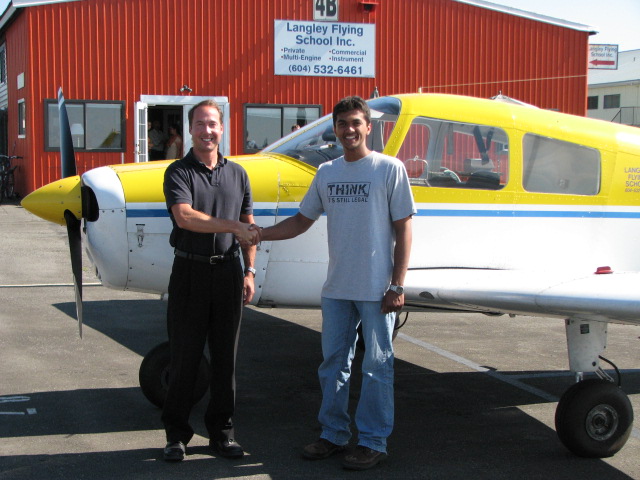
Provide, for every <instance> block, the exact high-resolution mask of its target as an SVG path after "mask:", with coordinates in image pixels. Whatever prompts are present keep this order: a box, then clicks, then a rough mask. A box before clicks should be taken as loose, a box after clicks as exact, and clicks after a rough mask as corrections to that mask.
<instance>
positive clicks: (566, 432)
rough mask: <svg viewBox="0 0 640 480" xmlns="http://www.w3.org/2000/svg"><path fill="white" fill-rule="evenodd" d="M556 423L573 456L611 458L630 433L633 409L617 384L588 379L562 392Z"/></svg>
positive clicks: (561, 439)
mask: <svg viewBox="0 0 640 480" xmlns="http://www.w3.org/2000/svg"><path fill="white" fill-rule="evenodd" d="M555 423H556V432H557V433H558V437H559V438H560V441H561V442H562V443H563V444H564V446H565V447H567V448H568V449H569V450H570V451H572V452H573V453H575V454H576V455H579V456H581V457H590V458H605V457H611V456H613V455H615V454H616V453H617V452H618V451H619V450H620V449H621V448H622V447H623V446H624V444H625V443H626V441H627V440H628V439H629V435H631V430H632V428H633V408H632V406H631V402H630V401H629V398H628V397H627V396H626V395H625V393H624V392H623V391H622V390H621V389H620V387H618V386H617V385H615V384H613V383H611V382H609V381H606V380H600V379H590V380H585V381H583V382H578V383H576V384H575V385H573V386H572V387H571V388H569V389H568V390H567V391H566V392H565V393H564V395H563V396H562V398H561V399H560V402H559V403H558V408H557V409H556V417H555Z"/></svg>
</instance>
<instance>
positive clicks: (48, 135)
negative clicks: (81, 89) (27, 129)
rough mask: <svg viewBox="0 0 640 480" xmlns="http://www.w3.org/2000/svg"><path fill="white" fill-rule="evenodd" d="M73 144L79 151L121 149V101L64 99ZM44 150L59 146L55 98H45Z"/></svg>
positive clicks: (58, 122)
mask: <svg viewBox="0 0 640 480" xmlns="http://www.w3.org/2000/svg"><path fill="white" fill-rule="evenodd" d="M65 103H66V105H67V115H68V117H69V126H70V128H71V139H72V140H73V147H74V148H75V149H76V150H79V151H92V152H124V150H125V147H124V146H125V138H124V132H125V119H124V102H106V101H97V100H95V101H88V100H86V101H85V100H65ZM44 108H45V110H44V115H45V150H46V151H57V150H59V149H60V126H59V125H60V121H59V117H58V101H57V100H45V105H44Z"/></svg>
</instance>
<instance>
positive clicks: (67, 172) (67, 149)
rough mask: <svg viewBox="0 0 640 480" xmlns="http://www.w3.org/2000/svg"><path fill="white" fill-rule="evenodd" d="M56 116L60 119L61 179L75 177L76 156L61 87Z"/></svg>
mask: <svg viewBox="0 0 640 480" xmlns="http://www.w3.org/2000/svg"><path fill="white" fill-rule="evenodd" d="M58 116H59V119H60V164H61V167H62V178H67V177H73V176H75V175H77V174H78V173H77V169H76V155H75V153H74V151H73V138H72V137H71V127H70V126H69V116H68V115H67V106H66V104H65V101H64V95H63V93H62V87H60V88H59V89H58Z"/></svg>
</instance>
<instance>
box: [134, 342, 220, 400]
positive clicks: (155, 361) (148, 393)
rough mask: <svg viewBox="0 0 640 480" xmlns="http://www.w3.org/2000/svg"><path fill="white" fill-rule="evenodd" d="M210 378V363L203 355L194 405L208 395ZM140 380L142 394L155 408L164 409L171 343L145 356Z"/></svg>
mask: <svg viewBox="0 0 640 480" xmlns="http://www.w3.org/2000/svg"><path fill="white" fill-rule="evenodd" d="M209 377H210V368H209V362H208V361H207V359H206V358H205V356H204V355H203V356H202V361H201V362H200V368H199V370H198V380H197V383H196V388H195V392H194V396H193V403H194V404H196V403H198V401H200V399H201V398H202V397H203V396H204V394H205V393H207V389H208V388H209ZM138 378H139V380H140V388H142V393H143V394H144V396H145V397H147V400H149V401H150V402H151V403H153V404H154V405H155V406H157V407H160V408H162V405H163V404H164V399H165V397H166V396H167V387H168V385H169V342H164V343H161V344H160V345H157V346H156V347H154V348H152V349H151V351H150V352H149V353H147V354H146V355H145V357H144V359H143V360H142V363H141V364H140V371H139V373H138Z"/></svg>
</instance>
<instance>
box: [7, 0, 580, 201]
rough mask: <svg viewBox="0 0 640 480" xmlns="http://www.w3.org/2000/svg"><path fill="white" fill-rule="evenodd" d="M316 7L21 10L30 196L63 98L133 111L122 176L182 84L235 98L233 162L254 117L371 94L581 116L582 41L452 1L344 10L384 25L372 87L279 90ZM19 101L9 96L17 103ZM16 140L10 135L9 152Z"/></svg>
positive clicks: (311, 80) (354, 3) (185, 2)
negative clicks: (140, 104)
mask: <svg viewBox="0 0 640 480" xmlns="http://www.w3.org/2000/svg"><path fill="white" fill-rule="evenodd" d="M313 3H314V2H313V0H270V1H264V0H236V1H230V0H181V1H179V2H178V1H175V0H83V1H81V2H70V3H61V4H52V5H44V6H35V7H28V8H25V9H24V11H23V12H22V14H21V15H20V16H19V17H18V21H16V22H15V23H14V24H13V25H11V26H10V27H9V29H8V32H7V44H8V52H12V54H11V55H10V56H9V57H8V59H7V63H8V67H9V77H10V78H15V75H17V74H18V73H20V72H25V74H26V89H25V90H26V91H27V92H28V95H25V97H26V98H27V109H28V117H27V121H28V124H27V138H26V139H24V142H23V144H21V145H22V150H23V152H22V153H23V154H24V155H25V156H26V157H27V159H26V160H25V168H23V169H22V173H23V174H24V175H25V177H24V181H25V183H24V185H23V186H22V187H23V188H21V192H23V191H31V190H33V189H35V188H36V187H39V186H41V185H43V184H45V183H48V182H50V181H52V180H54V179H56V178H58V176H59V174H58V169H59V154H58V153H56V152H45V151H44V120H43V116H44V103H43V100H44V99H45V98H55V95H56V91H57V88H58V86H60V85H61V86H62V87H63V89H64V92H65V96H66V97H67V98H69V99H87V100H115V101H125V102H126V115H127V118H126V152H125V154H124V159H125V161H126V162H131V161H133V152H134V145H133V144H134V104H135V102H136V101H138V100H139V99H140V96H141V95H179V94H180V92H179V88H180V87H181V86H182V85H184V84H187V85H189V86H190V87H191V88H192V89H193V91H192V92H191V94H192V95H199V96H206V95H223V96H228V97H229V100H230V105H231V125H229V127H230V128H229V129H228V130H229V131H230V132H231V135H232V139H231V152H232V153H242V149H241V145H242V131H243V130H242V129H243V118H242V113H243V104H245V103H272V104H297V103H305V104H321V105H323V106H324V109H325V112H329V111H330V109H331V107H332V105H333V104H334V103H335V101H336V100H338V99H339V98H341V97H343V96H345V95H349V94H358V95H362V96H364V97H368V96H369V95H370V93H371V92H372V90H373V88H374V86H378V87H379V89H380V93H381V94H382V95H384V94H392V93H405V92H416V91H418V88H420V87H422V89H423V91H425V92H448V93H457V94H466V95H473V96H480V97H490V96H493V95H496V94H497V93H498V92H499V91H502V93H503V94H505V95H508V96H511V97H514V98H517V99H519V100H522V101H525V102H530V103H533V104H536V105H538V106H540V107H542V108H555V109H558V110H560V111H564V112H568V113H575V114H580V115H583V114H584V113H585V103H586V91H587V86H586V73H587V49H588V38H587V33H586V32H580V31H576V30H570V29H567V28H561V27H558V26H553V25H549V24H545V23H541V22H536V21H533V20H529V19H525V18H520V17H515V16H511V15H507V14H504V13H499V12H495V11H492V10H488V9H484V8H479V7H473V6H470V5H467V4H462V3H458V2H455V1H453V0H401V1H397V0H395V1H394V0H379V6H378V7H377V9H376V11H375V13H371V14H369V13H365V12H362V11H361V10H360V9H359V7H358V0H341V2H340V21H341V22H349V23H375V24H376V37H377V38H376V49H377V55H376V57H377V60H376V72H377V74H376V78H375V79H372V78H329V77H327V78H323V77H298V76H275V75H274V66H273V56H274V52H273V34H274V19H291V20H312V19H313V10H312V8H313ZM23 59H24V60H23ZM12 95H13V96H12ZM15 95H18V97H20V95H21V93H20V92H16V91H15V89H14V90H13V92H12V91H11V86H10V101H11V100H13V99H15V98H18V97H16V96H15ZM14 103H15V102H14ZM12 108H14V106H12ZM9 113H10V118H16V117H15V116H14V115H13V114H14V113H15V112H14V110H12V109H10V111H9ZM13 133H14V134H15V133H17V132H13ZM12 138H15V135H14V136H12V132H11V130H10V136H9V146H10V148H11V145H12ZM77 160H78V164H79V169H80V171H81V172H84V171H86V170H87V169H90V168H94V167H97V166H101V165H108V164H113V163H119V162H120V161H121V154H119V153H118V154H110V153H90V152H79V153H78V154H77Z"/></svg>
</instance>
